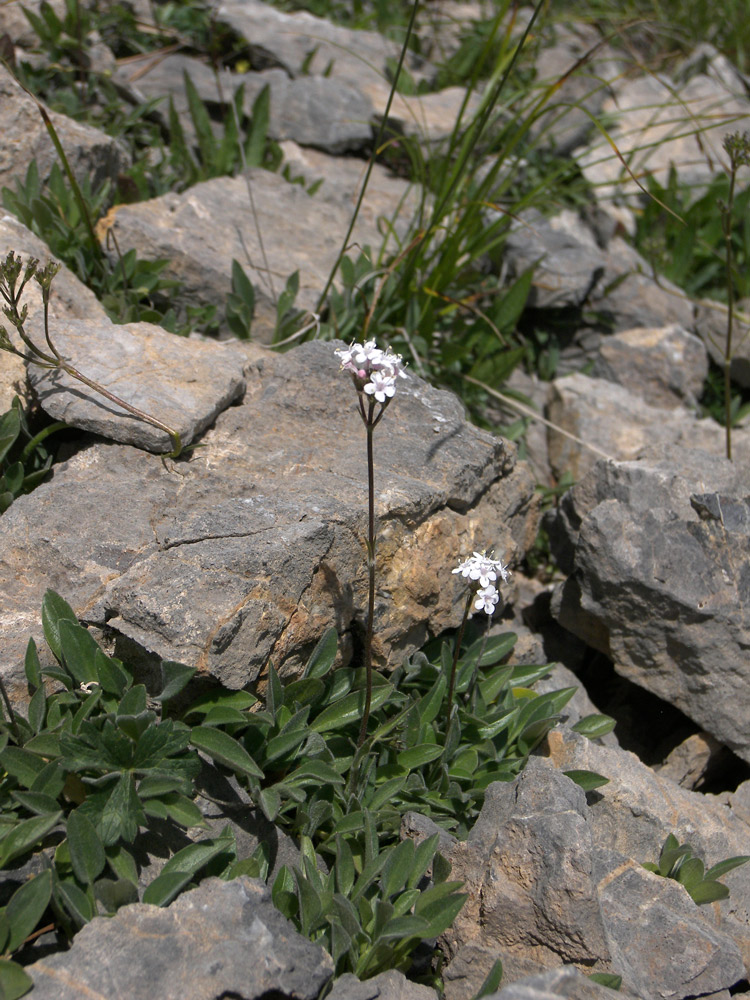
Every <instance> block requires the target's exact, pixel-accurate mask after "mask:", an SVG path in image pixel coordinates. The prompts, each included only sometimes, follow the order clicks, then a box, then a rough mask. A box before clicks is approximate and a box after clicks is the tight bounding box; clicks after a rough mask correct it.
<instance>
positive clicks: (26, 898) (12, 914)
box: [5, 870, 52, 952]
mask: <svg viewBox="0 0 750 1000" xmlns="http://www.w3.org/2000/svg"><path fill="white" fill-rule="evenodd" d="M51 896H52V872H51V871H49V870H47V871H44V872H41V873H40V874H39V875H36V876H34V878H32V879H30V880H29V881H28V882H25V883H24V884H23V885H22V886H21V888H20V889H16V891H15V892H14V893H13V895H12V896H11V897H10V901H9V903H8V907H7V909H6V911H5V915H6V917H7V920H8V926H9V927H10V936H9V938H8V943H7V944H6V946H5V949H6V951H8V952H14V951H15V950H16V949H17V948H19V947H20V946H21V945H22V944H23V942H24V941H25V940H26V938H27V937H28V936H29V934H31V933H32V931H34V930H35V928H36V925H37V924H38V923H39V921H40V920H41V918H42V915H43V914H44V911H45V910H46V909H47V905H48V903H49V901H50V897H51Z"/></svg>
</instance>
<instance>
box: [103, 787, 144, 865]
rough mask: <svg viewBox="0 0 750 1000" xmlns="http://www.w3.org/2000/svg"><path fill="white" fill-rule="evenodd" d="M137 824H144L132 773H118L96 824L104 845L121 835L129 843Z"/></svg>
mask: <svg viewBox="0 0 750 1000" xmlns="http://www.w3.org/2000/svg"><path fill="white" fill-rule="evenodd" d="M139 825H143V826H145V825H146V817H145V816H144V814H143V807H142V806H141V803H140V800H139V799H138V795H137V794H136V790H135V782H134V781H133V778H132V775H130V774H122V775H120V777H119V779H118V781H117V783H116V785H115V787H114V788H113V790H112V792H111V793H110V794H109V795H108V796H107V798H106V800H105V801H104V805H103V808H102V811H101V815H100V817H99V822H98V824H97V826H98V830H99V835H100V837H101V840H102V843H103V844H104V846H105V847H110V846H111V845H112V844H115V843H116V842H117V841H118V840H119V839H120V838H121V837H122V839H123V840H125V841H127V842H128V843H130V842H131V841H133V840H134V839H135V837H136V834H137V833H138V827H139Z"/></svg>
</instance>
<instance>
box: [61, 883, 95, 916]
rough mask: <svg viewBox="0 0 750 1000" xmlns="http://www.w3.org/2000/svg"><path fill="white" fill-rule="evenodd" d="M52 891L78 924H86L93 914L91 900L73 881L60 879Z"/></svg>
mask: <svg viewBox="0 0 750 1000" xmlns="http://www.w3.org/2000/svg"><path fill="white" fill-rule="evenodd" d="M54 891H55V896H56V898H58V899H59V901H60V902H61V904H62V905H63V906H64V907H65V909H66V910H67V911H68V913H69V914H70V915H71V917H72V918H73V919H74V920H75V922H76V923H77V924H78V925H79V926H81V927H82V926H83V925H84V924H87V923H88V922H89V920H91V919H93V917H94V916H95V913H94V906H93V904H92V902H91V900H90V899H89V897H88V896H87V895H86V893H85V892H84V891H83V889H81V888H79V886H77V885H76V884H75V882H67V881H65V882H64V881H60V882H59V883H58V884H57V886H56V888H55V890H54Z"/></svg>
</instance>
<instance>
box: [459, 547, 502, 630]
mask: <svg viewBox="0 0 750 1000" xmlns="http://www.w3.org/2000/svg"><path fill="white" fill-rule="evenodd" d="M453 572H454V573H460V574H461V576H463V577H464V579H466V580H471V581H472V582H477V583H478V584H479V588H478V590H477V592H476V595H475V600H474V608H475V610H477V611H484V612H485V614H488V615H491V614H492V613H493V612H494V610H495V608H496V607H497V604H498V601H499V600H500V594H499V592H498V590H497V587H496V586H495V583H496V582H497V578H498V577H500V579H501V580H502V581H503V583H507V582H508V579H509V577H510V571H509V570H508V567H507V566H505V565H504V563H503V562H502V560H500V559H493V558H492V557H491V556H488V555H487V554H486V553H485V552H475V553H474V554H473V555H472V556H471V557H470V558H469V559H466V560H464V562H462V563H459V564H458V566H456V568H455V569H454V570H453Z"/></svg>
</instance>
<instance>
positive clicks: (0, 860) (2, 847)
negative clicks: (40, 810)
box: [0, 810, 62, 868]
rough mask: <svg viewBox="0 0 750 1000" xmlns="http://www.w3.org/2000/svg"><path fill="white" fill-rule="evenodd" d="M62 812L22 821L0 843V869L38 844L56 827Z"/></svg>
mask: <svg viewBox="0 0 750 1000" xmlns="http://www.w3.org/2000/svg"><path fill="white" fill-rule="evenodd" d="M61 817H62V811H61V810H58V811H57V812H54V813H51V814H50V815H48V816H32V818H31V819H25V820H22V821H21V822H20V823H18V824H17V825H16V826H14V827H13V829H12V830H11V831H10V832H9V833H7V834H6V835H5V836H4V837H3V839H2V840H1V841H0V868H5V867H6V866H7V864H8V862H10V861H12V860H13V859H14V858H17V857H19V856H20V855H22V854H25V852H26V851H28V850H30V849H31V848H32V847H35V846H36V845H37V844H38V843H40V842H41V841H42V840H43V839H44V838H45V837H46V836H47V834H48V833H49V832H50V831H51V830H53V829H54V828H55V826H57V824H58V822H59V821H60V819H61Z"/></svg>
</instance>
